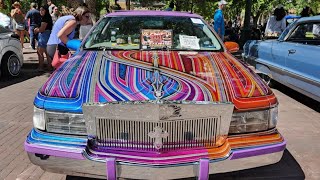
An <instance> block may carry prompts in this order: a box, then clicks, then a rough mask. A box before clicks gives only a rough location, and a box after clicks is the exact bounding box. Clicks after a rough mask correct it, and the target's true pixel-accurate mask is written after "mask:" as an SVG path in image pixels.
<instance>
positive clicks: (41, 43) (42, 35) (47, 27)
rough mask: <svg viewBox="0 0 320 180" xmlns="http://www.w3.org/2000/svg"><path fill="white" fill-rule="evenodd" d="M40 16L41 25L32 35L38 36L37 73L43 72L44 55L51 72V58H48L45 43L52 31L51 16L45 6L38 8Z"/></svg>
mask: <svg viewBox="0 0 320 180" xmlns="http://www.w3.org/2000/svg"><path fill="white" fill-rule="evenodd" d="M40 15H41V25H40V27H39V28H35V29H34V33H35V34H37V33H39V35H38V48H37V54H38V58H39V67H38V70H39V71H43V70H44V54H46V57H47V63H48V69H49V70H52V67H51V61H52V59H51V57H50V56H48V53H47V50H46V48H47V43H48V40H49V37H50V34H51V30H52V26H53V23H52V18H51V15H50V14H49V9H48V7H47V6H41V7H40Z"/></svg>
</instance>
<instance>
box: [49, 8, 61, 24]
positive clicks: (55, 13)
mask: <svg viewBox="0 0 320 180" xmlns="http://www.w3.org/2000/svg"><path fill="white" fill-rule="evenodd" d="M59 17H60V11H59V9H58V7H57V6H55V7H53V11H52V14H51V18H52V22H53V24H54V23H55V22H56V21H57V20H58V19H59Z"/></svg>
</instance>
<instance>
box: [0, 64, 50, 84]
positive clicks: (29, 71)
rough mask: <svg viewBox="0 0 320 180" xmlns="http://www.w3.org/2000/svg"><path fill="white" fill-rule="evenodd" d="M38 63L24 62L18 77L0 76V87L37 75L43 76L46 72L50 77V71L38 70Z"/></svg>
mask: <svg viewBox="0 0 320 180" xmlns="http://www.w3.org/2000/svg"><path fill="white" fill-rule="evenodd" d="M37 67H38V63H34V64H33V63H28V64H24V65H23V66H22V68H21V72H20V74H19V76H18V77H4V76H1V78H0V89H2V88H5V87H8V86H11V85H14V84H17V83H20V82H23V81H26V80H28V79H31V78H34V77H36V76H42V75H44V74H46V75H47V76H48V77H49V76H50V73H48V72H39V71H37Z"/></svg>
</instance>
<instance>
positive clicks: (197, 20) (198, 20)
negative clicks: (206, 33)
mask: <svg viewBox="0 0 320 180" xmlns="http://www.w3.org/2000/svg"><path fill="white" fill-rule="evenodd" d="M191 21H192V22H193V23H194V24H204V23H203V22H202V21H201V19H198V18H191Z"/></svg>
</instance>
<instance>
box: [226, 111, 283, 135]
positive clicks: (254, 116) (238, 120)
mask: <svg viewBox="0 0 320 180" xmlns="http://www.w3.org/2000/svg"><path fill="white" fill-rule="evenodd" d="M277 121H278V107H277V106H276V107H274V108H271V109H268V110H262V111H250V112H241V113H234V114H233V115H232V119H231V123H230V129H229V134H239V133H249V132H257V131H265V130H268V129H271V128H274V127H276V125H277Z"/></svg>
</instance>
